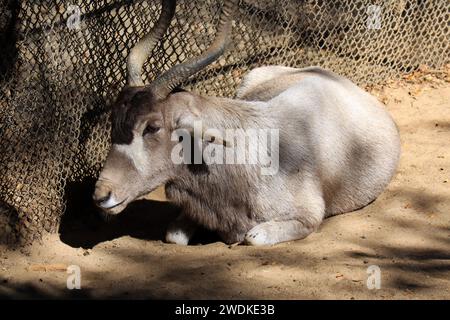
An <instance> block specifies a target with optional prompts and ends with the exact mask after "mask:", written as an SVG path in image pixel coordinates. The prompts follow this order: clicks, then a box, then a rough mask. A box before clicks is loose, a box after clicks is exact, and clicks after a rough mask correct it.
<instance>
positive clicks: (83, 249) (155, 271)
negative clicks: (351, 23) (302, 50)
mask: <svg viewBox="0 0 450 320" xmlns="http://www.w3.org/2000/svg"><path fill="white" fill-rule="evenodd" d="M369 89H370V91H371V92H372V93H373V94H374V95H376V96H377V97H378V98H379V99H380V100H382V101H383V102H385V103H386V105H387V109H388V110H389V112H390V113H391V114H392V116H393V117H394V119H395V121H396V122H397V124H398V127H399V129H400V132H401V140H402V157H401V162H400V166H399V169H398V172H397V174H396V176H395V177H394V179H393V181H392V182H391V183H390V185H389V186H388V188H387V189H386V190H385V192H384V193H383V194H382V195H381V196H380V197H379V198H378V199H377V200H376V201H375V202H374V203H372V204H370V205H369V206H367V207H366V208H364V209H362V210H358V211H356V212H352V213H347V214H343V215H340V216H337V217H333V218H329V219H327V220H326V221H325V222H324V223H323V225H322V226H321V228H320V230H319V231H318V232H317V233H314V234H312V235H310V236H309V237H308V238H306V239H304V240H301V241H293V242H288V243H283V244H279V245H275V246H271V247H249V246H228V245H225V244H224V243H222V242H220V241H219V240H218V239H217V238H215V237H214V235H212V234H210V233H207V232H204V233H203V234H202V235H200V236H199V237H197V239H196V241H195V244H194V245H190V246H187V247H183V246H178V245H172V244H165V243H164V242H163V241H162V239H163V234H164V230H165V228H166V226H167V224H168V222H169V221H170V220H171V219H173V218H174V216H175V215H176V209H175V208H173V207H171V206H170V205H168V204H167V203H164V202H158V201H148V200H140V201H137V202H136V203H135V204H133V205H131V207H130V208H129V209H127V210H126V212H124V213H122V214H121V215H120V216H119V217H117V218H116V219H114V220H113V221H110V222H108V223H107V222H98V221H97V222H96V224H94V225H92V224H91V225H90V227H89V228H87V227H86V225H87V224H86V223H85V221H84V220H80V221H79V223H71V224H70V225H69V226H68V227H66V228H64V229H62V231H61V234H60V235H49V236H47V237H46V238H45V239H44V241H43V243H42V244H36V245H34V246H33V247H31V248H25V249H22V250H15V251H8V250H6V249H5V248H0V297H4V298H67V297H76V298H187V299H217V298H220V299H222V298H223V299H241V298H243V299H254V298H256V299H442V298H444V299H450V83H449V74H448V73H447V74H446V75H442V74H440V73H439V72H433V71H428V72H425V73H417V74H413V75H410V76H407V77H405V79H403V80H401V81H396V82H390V83H387V84H386V85H383V86H381V87H372V88H369ZM158 197H160V195H153V196H152V198H153V199H159V198H158ZM92 215H94V214H93V213H92ZM70 265H77V266H79V267H80V270H81V290H68V289H67V287H66V282H67V277H68V276H69V274H68V273H67V272H66V268H67V267H68V266H70ZM372 265H375V266H378V267H379V268H380V271H381V274H380V275H381V278H380V279H381V284H380V289H373V290H369V289H368V287H367V278H368V273H367V269H368V267H369V266H372Z"/></svg>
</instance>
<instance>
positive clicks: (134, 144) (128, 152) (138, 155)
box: [113, 135, 149, 173]
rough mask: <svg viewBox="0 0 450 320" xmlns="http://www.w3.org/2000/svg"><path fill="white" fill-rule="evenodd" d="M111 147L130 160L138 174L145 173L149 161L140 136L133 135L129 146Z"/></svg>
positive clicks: (116, 145)
mask: <svg viewBox="0 0 450 320" xmlns="http://www.w3.org/2000/svg"><path fill="white" fill-rule="evenodd" d="M113 147H114V148H116V150H117V151H119V152H121V153H122V154H124V155H125V156H127V157H128V158H129V159H131V161H132V162H133V165H134V167H135V168H136V170H137V171H138V172H141V173H142V172H145V170H146V169H147V167H148V165H149V159H148V155H147V152H146V150H145V148H144V139H143V138H142V136H136V135H134V136H133V140H132V141H131V143H130V144H115V145H114V146H113Z"/></svg>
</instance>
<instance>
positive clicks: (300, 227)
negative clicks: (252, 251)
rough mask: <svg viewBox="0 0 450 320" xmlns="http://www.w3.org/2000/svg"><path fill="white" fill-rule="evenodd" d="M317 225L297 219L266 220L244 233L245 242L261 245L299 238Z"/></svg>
mask: <svg viewBox="0 0 450 320" xmlns="http://www.w3.org/2000/svg"><path fill="white" fill-rule="evenodd" d="M318 225H320V223H319V224H318ZM318 225H310V224H305V223H304V222H301V221H298V220H287V221H267V222H263V223H261V224H258V225H257V226H255V227H254V228H252V229H251V230H250V231H249V232H247V234H246V235H245V243H246V244H250V245H253V246H261V245H271V244H276V243H280V242H285V241H291V240H299V239H303V238H305V237H306V236H308V235H309V234H310V233H312V232H313V231H314V230H316V228H317V227H318Z"/></svg>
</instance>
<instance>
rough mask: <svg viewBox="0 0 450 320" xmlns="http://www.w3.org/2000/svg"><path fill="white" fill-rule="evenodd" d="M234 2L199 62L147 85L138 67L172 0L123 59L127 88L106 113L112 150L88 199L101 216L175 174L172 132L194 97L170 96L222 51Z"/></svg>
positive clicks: (227, 5) (169, 16)
mask: <svg viewBox="0 0 450 320" xmlns="http://www.w3.org/2000/svg"><path fill="white" fill-rule="evenodd" d="M234 2H235V1H225V4H224V7H223V11H222V14H221V18H220V22H219V26H218V31H217V35H216V38H215V40H214V42H213V43H212V45H211V46H210V48H209V49H208V50H207V51H206V52H204V53H203V54H201V55H200V56H198V57H195V58H191V59H189V60H188V61H186V62H184V63H182V64H179V65H177V66H175V67H173V68H171V69H170V70H168V71H166V72H165V73H163V74H162V75H160V76H159V77H157V78H156V79H155V80H154V81H152V82H151V83H150V84H148V85H144V83H143V81H142V66H143V64H144V62H145V60H146V59H147V57H148V56H149V54H151V52H152V50H153V48H154V46H155V45H156V43H157V42H158V41H159V40H160V39H161V37H162V36H163V35H164V33H165V32H166V30H167V28H168V27H169V25H170V22H171V20H172V18H173V16H174V13H175V7H176V2H175V0H167V1H164V0H163V1H162V11H161V15H160V17H159V19H158V21H157V22H156V24H155V26H154V27H153V29H152V30H151V31H150V32H149V33H148V34H147V35H145V36H144V37H143V38H142V39H141V40H140V41H139V42H138V43H137V44H136V45H135V46H134V47H133V48H132V50H131V52H130V54H129V56H128V59H127V85H126V86H125V87H124V88H123V89H122V91H121V93H120V94H119V96H118V98H117V100H116V102H115V104H114V105H113V108H112V112H111V122H112V128H111V147H110V150H109V153H108V156H107V159H106V162H105V164H104V167H103V170H102V171H101V173H100V176H99V179H98V181H97V183H96V185H95V192H94V195H93V199H94V201H95V203H96V204H97V205H98V206H99V207H100V208H102V209H103V210H104V211H105V212H106V213H109V214H118V213H119V212H121V211H122V210H123V209H124V208H125V207H126V206H127V205H128V204H129V203H130V202H131V201H133V200H135V199H137V198H139V197H141V196H142V195H145V194H147V193H149V192H151V191H153V190H154V189H155V188H157V187H158V186H160V185H162V184H164V183H165V182H166V181H168V180H169V179H170V178H171V177H173V176H174V175H175V165H174V164H173V162H172V160H171V150H172V148H173V147H174V145H175V143H177V142H174V141H172V139H171V136H172V132H173V131H174V130H176V129H180V128H182V126H183V123H184V121H183V120H184V118H186V117H189V116H190V115H191V114H192V113H195V110H196V107H195V106H194V104H195V103H194V102H193V101H194V100H195V97H197V96H195V95H193V94H191V93H188V92H178V93H174V89H176V88H177V86H178V85H179V84H181V83H182V82H183V81H184V80H186V79H187V78H189V77H190V76H192V75H193V74H195V73H197V72H198V71H200V70H202V69H203V68H205V67H206V66H208V65H209V64H211V63H212V62H214V61H215V60H216V59H217V58H218V57H219V56H220V55H222V53H223V52H224V50H225V47H226V45H227V42H228V40H229V36H228V35H229V34H230V31H231V20H232V19H231V16H232V12H233V10H234V8H235V4H234Z"/></svg>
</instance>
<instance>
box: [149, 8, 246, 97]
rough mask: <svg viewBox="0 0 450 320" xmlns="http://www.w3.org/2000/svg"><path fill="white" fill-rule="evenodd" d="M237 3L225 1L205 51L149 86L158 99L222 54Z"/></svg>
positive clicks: (172, 69) (164, 74) (167, 72)
mask: <svg viewBox="0 0 450 320" xmlns="http://www.w3.org/2000/svg"><path fill="white" fill-rule="evenodd" d="M237 3H238V0H225V2H224V5H223V8H222V13H221V15H220V21H219V25H218V28H217V35H216V37H215V39H214V41H213V43H212V44H211V46H210V47H209V49H208V50H207V51H205V52H204V53H202V54H201V55H200V56H198V57H194V58H191V59H189V60H188V61H186V62H184V63H181V64H179V65H176V66H175V67H173V68H171V69H170V70H168V71H166V72H165V73H163V74H162V75H161V76H159V77H158V78H157V79H156V80H154V81H153V82H152V83H151V84H150V87H151V88H152V91H153V93H154V94H155V95H156V96H157V97H158V98H160V99H164V98H165V97H167V96H168V95H169V93H170V92H172V90H173V89H175V88H176V87H177V86H178V85H179V84H180V83H182V82H183V81H184V80H186V79H187V78H189V77H190V76H192V75H193V74H195V73H197V72H199V71H200V70H202V69H204V68H205V67H207V66H208V65H210V64H211V63H213V62H214V61H215V60H217V58H219V57H220V56H221V55H222V54H223V53H224V51H225V49H226V47H227V45H228V41H229V38H230V37H229V36H230V33H231V26H232V24H231V23H232V20H233V14H234V11H235V9H236V7H237Z"/></svg>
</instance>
